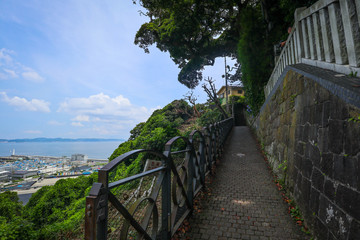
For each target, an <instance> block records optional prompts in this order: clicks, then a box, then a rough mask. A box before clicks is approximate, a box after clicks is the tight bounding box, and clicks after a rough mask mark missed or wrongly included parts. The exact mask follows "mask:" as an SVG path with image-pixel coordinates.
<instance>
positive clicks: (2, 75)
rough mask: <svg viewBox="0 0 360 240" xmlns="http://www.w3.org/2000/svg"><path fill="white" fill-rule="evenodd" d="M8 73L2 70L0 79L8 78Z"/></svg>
mask: <svg viewBox="0 0 360 240" xmlns="http://www.w3.org/2000/svg"><path fill="white" fill-rule="evenodd" d="M7 78H8V77H7V75H6V74H4V73H1V72H0V79H7Z"/></svg>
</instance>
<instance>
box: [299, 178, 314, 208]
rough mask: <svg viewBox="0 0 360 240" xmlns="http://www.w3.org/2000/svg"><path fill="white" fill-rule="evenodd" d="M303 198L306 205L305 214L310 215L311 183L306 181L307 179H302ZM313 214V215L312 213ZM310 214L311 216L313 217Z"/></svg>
mask: <svg viewBox="0 0 360 240" xmlns="http://www.w3.org/2000/svg"><path fill="white" fill-rule="evenodd" d="M300 189H301V195H302V196H301V198H302V199H303V202H304V203H305V209H303V210H304V211H305V212H308V213H309V205H308V203H309V199H310V189H311V182H310V181H309V180H308V179H306V178H304V177H303V178H302V181H301V187H300ZM311 214H312V213H311ZM311 214H309V215H311Z"/></svg>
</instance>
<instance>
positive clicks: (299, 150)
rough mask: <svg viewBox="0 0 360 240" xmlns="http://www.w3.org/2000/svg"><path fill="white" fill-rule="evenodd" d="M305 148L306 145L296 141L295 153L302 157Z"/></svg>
mask: <svg viewBox="0 0 360 240" xmlns="http://www.w3.org/2000/svg"><path fill="white" fill-rule="evenodd" d="M305 147H306V143H304V142H301V141H298V142H297V143H296V144H295V152H296V153H298V154H299V155H304V153H305Z"/></svg>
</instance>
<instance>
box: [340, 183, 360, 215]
mask: <svg viewBox="0 0 360 240" xmlns="http://www.w3.org/2000/svg"><path fill="white" fill-rule="evenodd" d="M336 203H337V204H338V205H339V207H340V208H342V209H344V210H345V212H346V213H348V214H349V215H350V216H351V217H353V218H355V219H356V220H357V221H360V204H359V203H360V193H359V192H357V191H354V190H352V189H350V188H348V187H345V186H342V185H339V186H338V188H337V191H336Z"/></svg>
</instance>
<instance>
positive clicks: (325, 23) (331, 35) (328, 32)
mask: <svg viewBox="0 0 360 240" xmlns="http://www.w3.org/2000/svg"><path fill="white" fill-rule="evenodd" d="M296 63H304V64H308V65H312V66H317V67H320V68H324V69H329V70H333V71H335V72H339V73H343V74H351V73H353V74H356V73H357V74H358V75H360V0H320V1H318V2H316V3H314V4H313V5H312V6H310V7H309V8H299V9H297V10H296V11H295V24H294V26H293V28H292V31H291V33H290V35H289V37H288V39H287V41H286V44H285V46H284V48H283V50H282V51H281V54H280V57H279V59H278V61H277V62H276V64H275V68H274V70H273V72H272V74H271V76H270V79H269V81H268V83H267V85H266V86H265V96H266V97H268V96H269V94H270V92H271V91H272V89H273V88H274V86H275V84H276V82H277V80H278V79H279V77H280V75H281V74H282V72H283V71H284V69H285V67H286V66H287V65H292V64H296Z"/></svg>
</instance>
